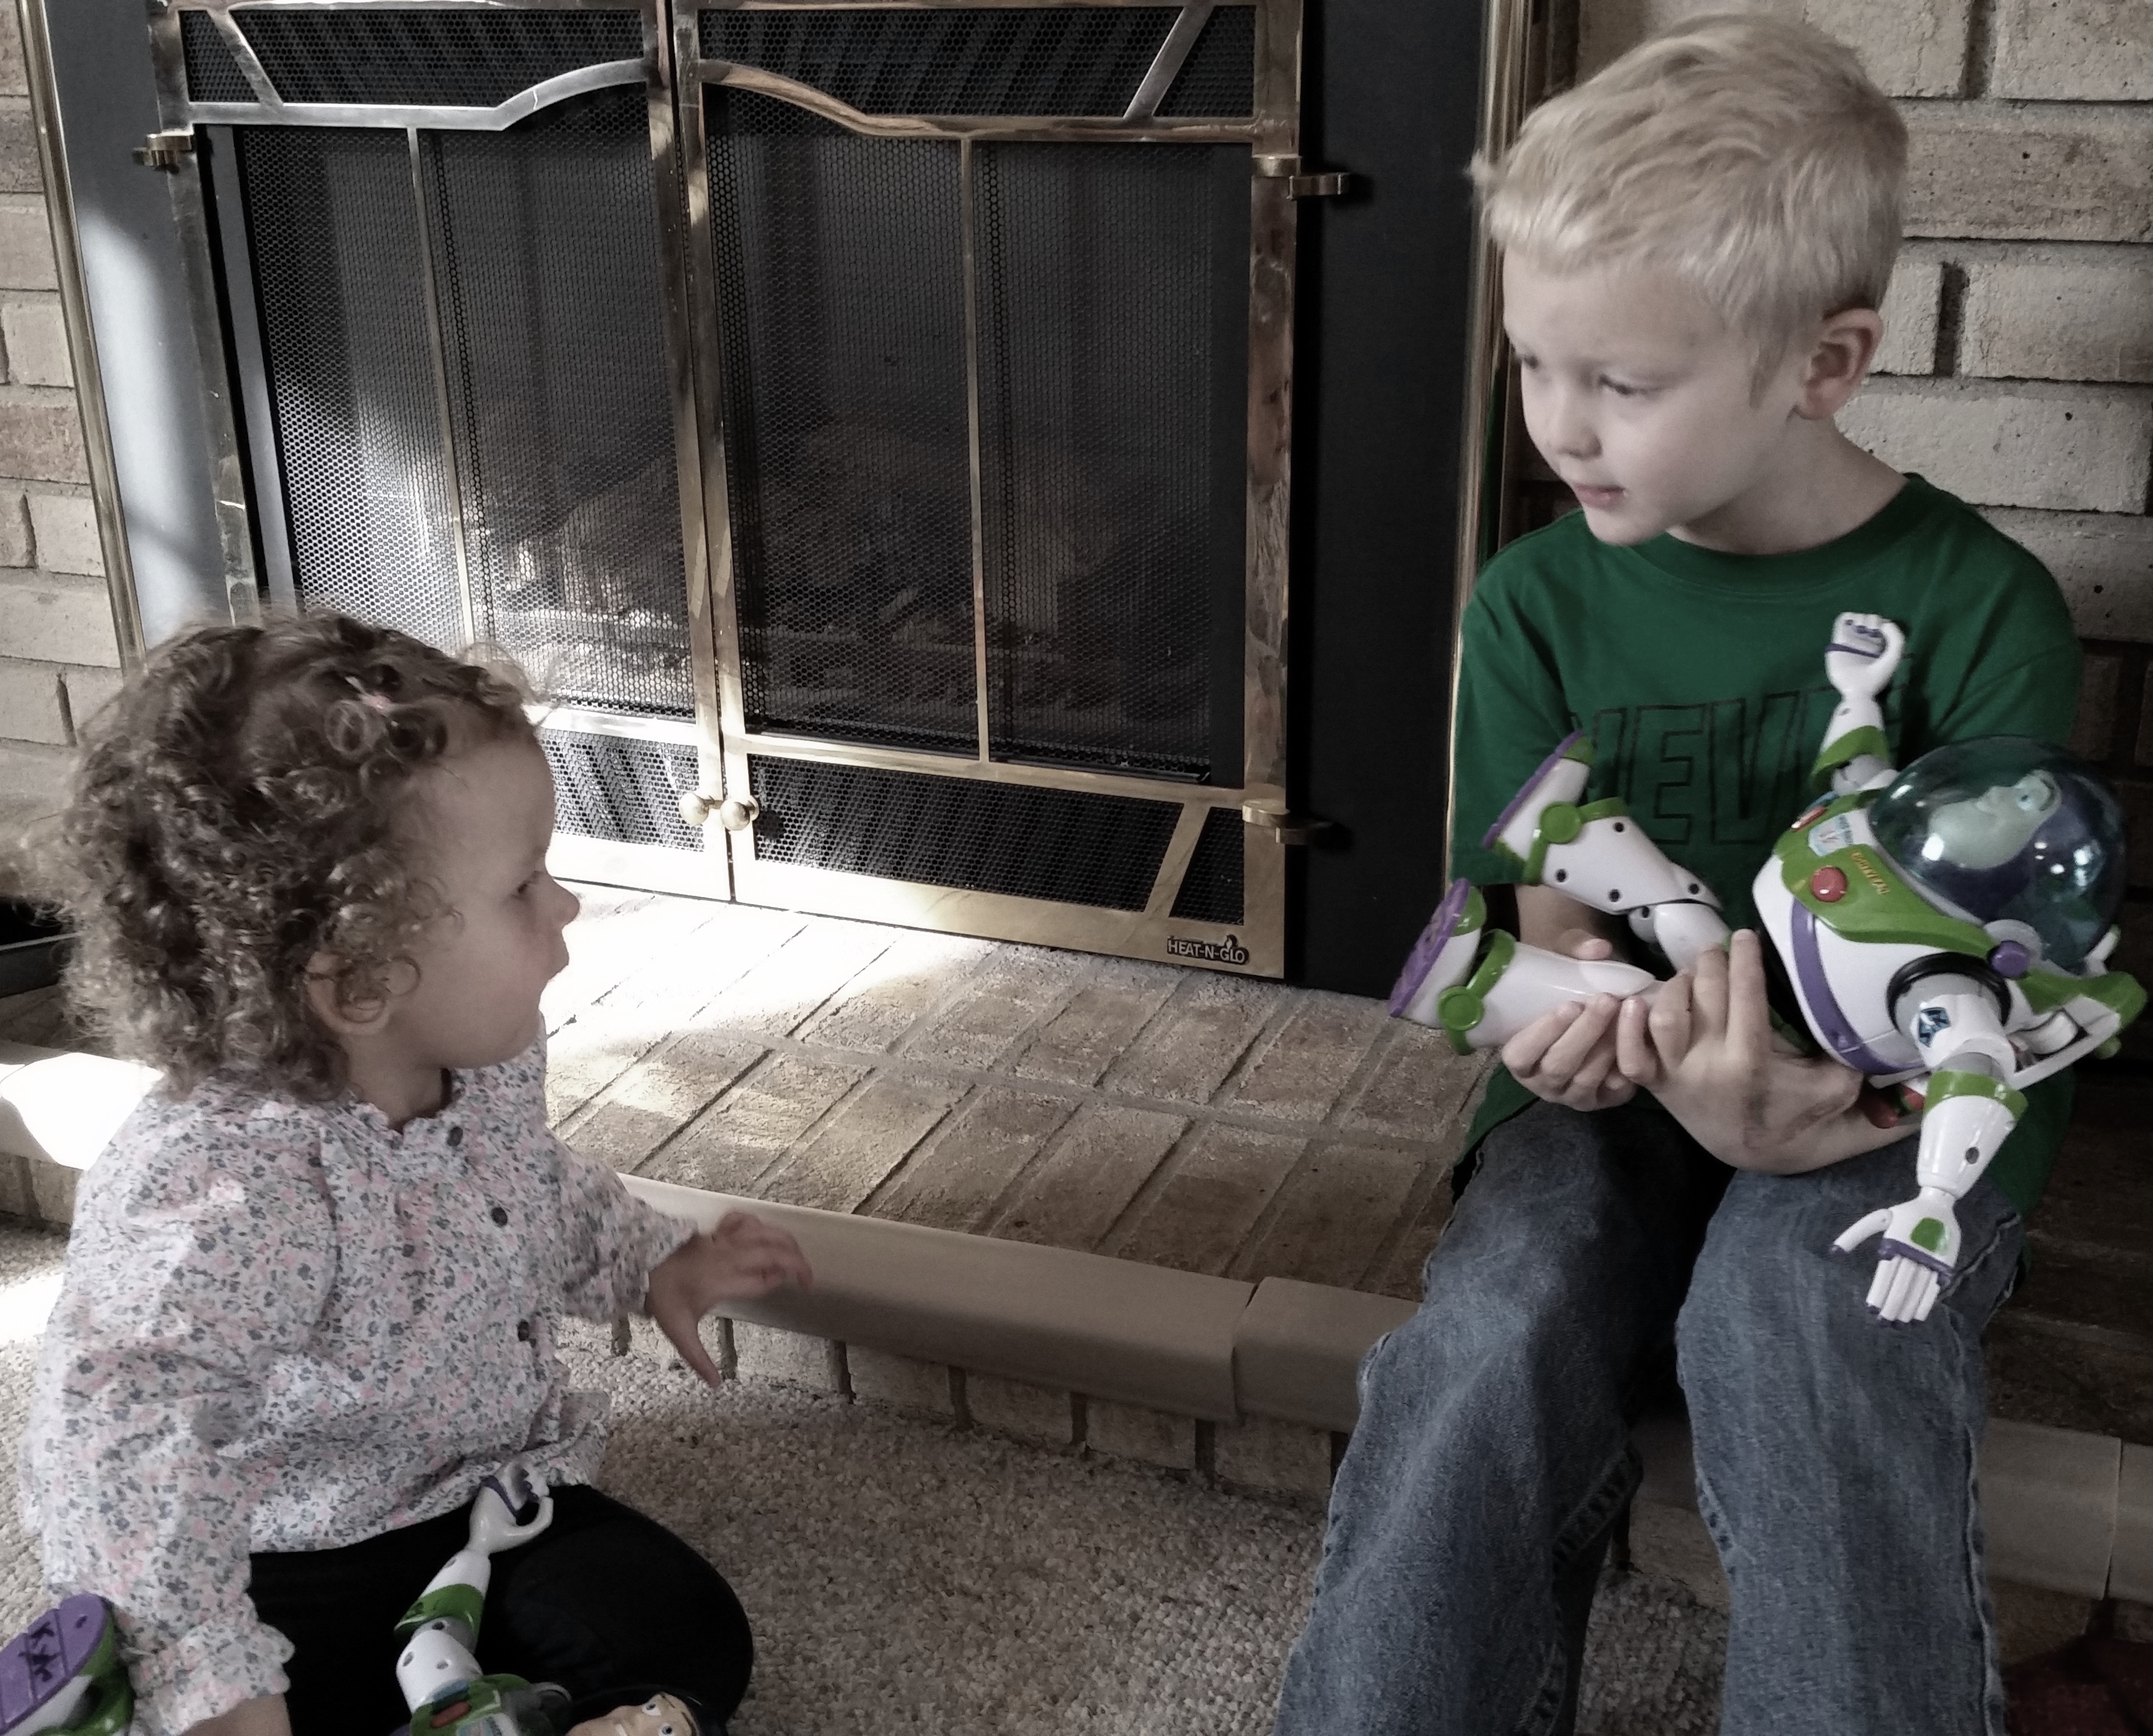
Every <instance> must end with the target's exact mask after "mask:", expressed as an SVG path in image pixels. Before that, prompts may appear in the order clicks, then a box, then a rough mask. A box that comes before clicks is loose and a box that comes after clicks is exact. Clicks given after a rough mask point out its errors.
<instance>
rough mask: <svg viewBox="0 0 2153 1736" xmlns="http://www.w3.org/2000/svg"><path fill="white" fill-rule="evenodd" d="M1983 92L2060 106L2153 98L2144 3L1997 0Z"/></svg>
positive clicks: (2150, 21) (2152, 42)
mask: <svg viewBox="0 0 2153 1736" xmlns="http://www.w3.org/2000/svg"><path fill="white" fill-rule="evenodd" d="M1990 34H1991V40H1992V41H1993V44H1994V50H1993V59H1992V61H1991V63H1990V69H1989V77H1988V88H1989V90H1990V91H1991V92H1992V93H1993V94H1995V95H1997V96H2011V97H2031V98H2034V99H2049V100H2052V101H2055V100H2060V101H2064V102H2119V103H2128V102H2145V101H2146V100H2147V99H2153V15H2149V13H2148V12H2147V10H2146V4H2145V0H1996V13H1995V17H1994V21H1993V23H1992V24H1991V26H1990Z"/></svg>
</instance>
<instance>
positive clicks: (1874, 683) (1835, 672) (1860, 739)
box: [1809, 611, 1906, 796]
mask: <svg viewBox="0 0 2153 1736" xmlns="http://www.w3.org/2000/svg"><path fill="white" fill-rule="evenodd" d="M1905 652H1906V634H1904V633H1902V632H1901V631H1900V630H1899V626H1898V624H1897V623H1896V622H1895V621H1887V620H1886V619H1884V617H1883V616H1881V615H1864V614H1855V613H1852V612H1851V611H1850V612H1848V613H1845V614H1843V615H1841V616H1840V618H1839V619H1837V620H1836V621H1835V622H1833V623H1832V624H1831V642H1830V644H1828V645H1826V646H1825V653H1824V672H1825V679H1826V680H1829V681H1830V683H1831V685H1833V686H1834V687H1835V688H1836V689H1837V690H1839V704H1838V705H1835V707H1833V709H1832V714H1831V716H1830V720H1828V721H1827V722H1826V723H1825V729H1824V746H1823V747H1822V748H1821V749H1820V750H1819V751H1818V753H1817V757H1816V764H1815V766H1812V767H1810V769H1809V776H1811V777H1812V778H1813V779H1820V778H1822V777H1824V776H1825V775H1826V774H1827V773H1829V774H1830V778H1831V788H1832V793H1833V794H1834V795H1838V796H1850V795H1852V794H1853V793H1854V792H1855V791H1856V790H1865V789H1867V788H1868V787H1869V786H1870V785H1871V784H1872V783H1875V782H1876V781H1878V780H1879V779H1881V778H1882V777H1884V776H1887V775H1889V774H1890V773H1891V741H1890V740H1889V738H1887V737H1886V735H1885V733H1884V708H1883V705H1881V702H1880V701H1879V700H1878V697H1877V696H1878V695H1880V694H1881V693H1882V692H1883V691H1884V690H1885V689H1886V687H1888V686H1889V685H1891V676H1892V674H1893V672H1894V671H1895V670H1896V669H1897V668H1898V667H1899V659H1900V658H1901V656H1902V655H1904V654H1905Z"/></svg>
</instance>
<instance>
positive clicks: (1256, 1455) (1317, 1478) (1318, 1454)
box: [1211, 1417, 1331, 1500]
mask: <svg viewBox="0 0 2153 1736" xmlns="http://www.w3.org/2000/svg"><path fill="white" fill-rule="evenodd" d="M1211 1465H1212V1469H1213V1470H1214V1471H1215V1472H1216V1473H1217V1474H1218V1476H1219V1481H1220V1482H1222V1483H1232V1484H1239V1486H1240V1487H1241V1488H1244V1489H1268V1490H1270V1491H1271V1492H1273V1493H1274V1494H1297V1495H1313V1496H1314V1497H1316V1499H1318V1500H1321V1499H1323V1497H1324V1496H1326V1495H1327V1494H1329V1493H1330V1492H1331V1436H1330V1433H1329V1432H1328V1431H1327V1430H1325V1429H1321V1428H1309V1427H1308V1426H1307V1425H1306V1424H1305V1423H1281V1422H1280V1421H1279V1420H1278V1419H1277V1418H1275V1417H1244V1418H1242V1419H1241V1420H1240V1421H1239V1422H1238V1423H1220V1424H1219V1427H1218V1429H1217V1432H1216V1433H1214V1435H1213V1436H1212V1460H1211Z"/></svg>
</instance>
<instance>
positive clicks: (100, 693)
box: [60, 669, 121, 734]
mask: <svg viewBox="0 0 2153 1736" xmlns="http://www.w3.org/2000/svg"><path fill="white" fill-rule="evenodd" d="M60 680H62V681H64V683H66V685H67V695H68V715H69V716H70V717H71V718H73V719H74V726H75V730H76V732H77V733H78V734H79V733H80V732H81V730H82V726H83V725H84V724H86V723H88V722H89V720H90V719H91V718H93V717H94V716H95V715H97V714H98V712H99V711H100V710H103V709H104V706H105V705H107V704H108V703H109V701H110V700H112V698H113V697H114V695H116V694H117V693H118V692H119V691H120V681H121V676H120V671H119V670H118V669H62V670H61V671H60Z"/></svg>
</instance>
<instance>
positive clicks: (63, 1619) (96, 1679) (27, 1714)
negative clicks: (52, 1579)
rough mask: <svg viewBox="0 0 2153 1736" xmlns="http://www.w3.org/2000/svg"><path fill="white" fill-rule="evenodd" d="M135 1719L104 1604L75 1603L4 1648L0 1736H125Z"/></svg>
mask: <svg viewBox="0 0 2153 1736" xmlns="http://www.w3.org/2000/svg"><path fill="white" fill-rule="evenodd" d="M134 1716H135V1695H134V1693H133V1690H132V1689H131V1688H130V1687H129V1686H128V1683H127V1672H126V1669H125V1667H123V1666H122V1665H121V1663H120V1637H119V1634H118V1632H117V1631H116V1630H115V1627H114V1626H113V1621H112V1611H111V1608H110V1606H108V1605H107V1604H106V1602H105V1601H104V1599H103V1598H102V1597H93V1596H88V1595H87V1594H80V1595H78V1596H74V1597H70V1598H69V1599H68V1600H67V1601H65V1602H64V1603H62V1604H60V1605H59V1606H58V1607H57V1608H55V1609H50V1610H48V1611H45V1613H44V1614H43V1615H42V1616H38V1619H37V1620H36V1621H33V1622H32V1623H31V1624H30V1625H29V1626H28V1627H26V1628H24V1629H23V1631H22V1632H20V1633H18V1635H16V1636H15V1637H14V1638H13V1640H11V1641H9V1642H8V1644H7V1646H6V1647H4V1648H0V1736H32V1733H33V1731H52V1732H54V1733H57V1736H122V1733H123V1732H125V1729H126V1728H127V1726H128V1723H129V1722H130V1720H131V1719H132V1718H134Z"/></svg>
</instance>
